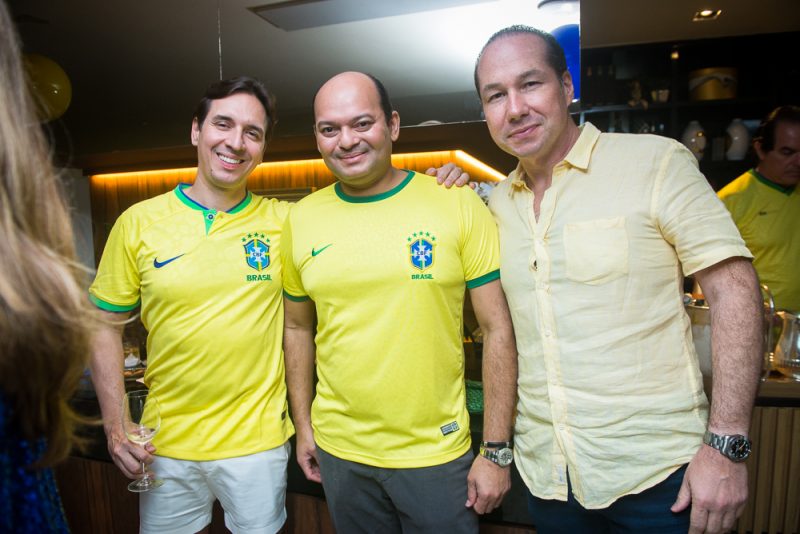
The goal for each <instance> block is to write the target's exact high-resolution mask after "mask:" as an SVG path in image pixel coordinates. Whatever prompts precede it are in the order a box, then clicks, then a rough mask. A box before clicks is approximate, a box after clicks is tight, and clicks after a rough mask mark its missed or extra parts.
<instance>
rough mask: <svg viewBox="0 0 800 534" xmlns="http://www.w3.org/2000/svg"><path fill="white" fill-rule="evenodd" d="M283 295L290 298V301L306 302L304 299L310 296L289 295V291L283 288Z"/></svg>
mask: <svg viewBox="0 0 800 534" xmlns="http://www.w3.org/2000/svg"><path fill="white" fill-rule="evenodd" d="M283 296H284V297H286V298H287V299H289V300H291V301H292V302H306V301H309V300H311V297H308V296H305V297H295V296H294V295H290V294H289V293H287V292H286V290H285V289H284V290H283Z"/></svg>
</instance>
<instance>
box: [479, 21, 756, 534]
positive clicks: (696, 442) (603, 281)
mask: <svg viewBox="0 0 800 534" xmlns="http://www.w3.org/2000/svg"><path fill="white" fill-rule="evenodd" d="M475 82H476V87H477V88H478V92H479V94H480V96H481V100H482V103H483V110H484V114H485V116H486V121H487V125H488V127H489V131H490V133H491V135H492V138H493V139H494V141H495V142H496V143H497V144H498V146H500V148H502V149H503V150H505V151H506V152H508V153H510V154H512V155H514V156H516V157H518V158H519V165H518V167H517V169H516V170H515V171H514V172H512V173H511V175H510V176H509V179H508V180H506V181H505V182H503V183H502V184H501V185H499V186H498V187H497V188H496V189H495V191H494V192H493V194H492V198H491V200H490V207H491V208H492V211H493V213H494V215H495V218H496V220H497V223H498V225H499V227H500V235H501V272H502V278H501V280H502V284H503V288H504V290H505V292H506V295H507V297H508V302H509V306H510V308H511V314H512V319H513V322H514V330H515V332H516V336H517V347H518V350H519V403H518V412H519V414H518V417H517V422H516V428H515V460H516V462H517V466H518V468H519V471H520V473H521V475H522V478H523V480H524V481H525V483H526V485H527V486H528V488H529V489H530V491H531V493H532V496H531V498H530V504H531V513H532V515H533V519H534V522H535V524H536V527H537V531H538V532H539V533H540V534H541V533H547V532H581V531H583V532H603V531H606V532H607V531H614V532H619V531H623V532H632V531H643V532H652V531H656V530H657V531H659V532H686V531H687V530H690V531H692V532H695V531H696V532H702V531H704V530H706V531H709V532H717V531H721V530H722V529H730V528H731V527H732V526H733V523H734V522H735V519H736V517H737V516H738V514H739V513H741V509H742V508H743V506H744V503H745V501H746V498H747V471H746V469H745V466H744V464H743V463H738V462H734V461H733V460H741V459H742V458H741V457H742V456H745V457H746V452H745V451H744V448H746V446H747V445H749V441H747V440H746V438H745V437H746V436H747V432H748V427H749V421H750V413H751V409H752V404H753V399H754V397H755V391H756V387H757V382H758V375H759V368H760V361H761V350H762V346H761V333H760V328H761V322H760V321H761V319H760V313H761V311H760V310H761V302H760V295H759V292H758V281H757V278H756V276H755V272H754V271H753V268H752V265H751V264H750V258H751V255H750V253H749V251H748V250H747V248H746V247H745V245H744V242H743V241H742V239H741V237H740V235H739V233H738V231H737V230H736V227H735V225H734V224H733V222H732V220H731V218H730V216H729V215H728V213H727V211H726V210H725V208H724V207H723V206H722V204H721V203H720V202H719V201H718V200H717V198H716V197H715V195H714V193H713V191H712V190H711V188H710V187H709V185H708V183H707V182H706V180H705V178H704V177H703V176H702V174H700V172H699V171H698V169H697V162H696V160H695V159H694V158H693V156H692V155H691V154H690V153H689V152H688V151H687V150H686V149H685V148H684V147H683V146H682V145H680V144H679V143H677V142H675V141H673V140H670V139H666V138H663V137H656V136H645V135H624V134H623V135H620V134H601V133H600V132H599V131H598V130H597V129H596V128H595V127H594V126H592V125H591V124H586V125H584V126H583V127H582V128H578V127H577V126H576V125H575V124H574V122H573V121H572V119H571V118H570V116H569V112H568V109H567V106H568V105H569V103H570V102H571V101H572V98H573V87H572V79H571V78H570V74H569V72H568V71H567V70H566V62H565V61H564V56H563V51H561V49H560V47H559V45H558V43H557V42H556V41H555V40H554V39H553V38H552V37H551V36H550V35H548V34H543V33H541V32H538V31H536V30H533V29H531V28H526V27H512V28H509V29H506V30H503V31H501V32H498V34H495V36H493V37H492V38H491V39H490V40H489V42H488V43H487V45H486V46H485V48H484V50H483V52H482V53H481V56H480V57H479V58H478V63H477V64H476V72H475ZM690 274H693V275H695V277H696V278H697V279H698V280H699V281H700V283H701V284H702V286H703V288H704V289H705V292H706V297H707V299H708V301H709V303H710V305H711V310H712V332H713V333H712V338H713V339H712V346H713V359H714V361H713V373H714V396H713V402H712V406H711V410H710V416H709V409H708V402H707V400H706V397H705V394H704V392H703V384H702V378H701V375H700V371H699V368H698V363H697V356H696V354H695V352H694V349H693V344H692V340H691V333H690V332H691V329H690V324H689V320H688V318H687V316H686V313H685V311H684V308H683V302H682V280H683V276H684V275H690ZM707 429H708V430H709V431H710V432H712V433H714V434H717V435H720V436H723V437H722V438H720V440H722V441H724V439H725V438H724V437H725V436H733V435H740V438H736V439H737V440H738V441H735V443H736V444H737V447H738V448H737V449H736V450H735V451H733V453H732V452H731V451H730V450H729V449H730V447H729V442H732V441H731V440H733V438H729V439H728V441H726V442H725V443H724V446H720V445H719V444H717V447H716V448H717V449H722V451H719V450H714V448H712V446H710V445H703V443H704V433H705V432H706V430H707ZM742 436H744V437H742ZM708 439H709V440H711V444H712V445H713V444H714V443H716V442H713V439H716V438H714V437H713V436H711V437H709V438H708ZM720 452H724V453H727V456H726V455H723V454H721V453H720ZM736 454H738V455H739V456H738V457H736V456H735V455H736ZM732 457H733V459H731V458H732ZM686 464H688V468H687V467H685V466H686ZM684 472H685V475H684ZM563 501H567V502H563ZM690 503H691V512H689V510H688V507H689V505H690ZM670 508H671V509H672V510H670ZM690 521H691V529H690Z"/></svg>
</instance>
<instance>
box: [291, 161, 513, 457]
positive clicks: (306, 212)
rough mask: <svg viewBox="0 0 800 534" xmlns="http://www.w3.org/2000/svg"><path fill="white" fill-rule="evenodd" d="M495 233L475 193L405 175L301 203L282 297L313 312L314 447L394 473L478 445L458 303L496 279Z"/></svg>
mask: <svg viewBox="0 0 800 534" xmlns="http://www.w3.org/2000/svg"><path fill="white" fill-rule="evenodd" d="M498 267H499V263H498V239H497V229H496V227H495V224H494V221H493V220H492V217H491V215H490V213H489V211H488V209H487V208H486V207H485V206H484V205H483V204H482V203H481V201H480V199H479V198H478V196H477V195H476V194H475V193H474V192H472V191H471V190H469V189H468V188H466V189H463V190H446V189H445V188H443V187H440V186H438V185H436V183H435V180H434V179H433V178H431V177H429V176H425V175H415V174H414V173H412V172H409V174H408V176H407V177H406V179H405V180H404V181H403V183H401V184H400V185H398V186H397V187H396V188H394V189H392V190H390V191H388V192H386V193H383V194H380V195H376V196H372V197H351V196H348V195H346V194H344V193H343V192H342V190H341V189H340V187H339V185H338V184H335V185H333V186H329V187H326V188H325V189H322V190H320V191H318V192H316V193H314V194H312V195H310V196H308V197H306V198H305V199H303V200H302V201H301V202H299V203H298V204H297V205H296V206H295V208H294V209H293V210H292V213H291V214H290V216H289V219H288V223H287V226H286V228H285V230H284V291H285V292H286V294H287V297H288V298H290V299H295V300H300V299H304V298H311V299H312V300H313V301H314V304H315V306H316V310H317V320H318V326H317V336H316V344H317V375H318V379H319V382H318V384H317V395H316V398H315V399H314V404H313V406H312V413H311V419H312V425H313V427H314V437H315V439H316V441H317V443H318V445H319V446H320V447H321V448H322V449H323V450H325V451H327V452H329V453H331V454H333V455H335V456H337V457H339V458H343V459H346V460H350V461H355V462H359V463H364V464H368V465H374V466H379V467H389V468H408V467H425V466H431V465H440V464H443V463H445V462H448V461H450V460H452V459H455V458H457V457H459V456H460V455H462V454H464V453H465V452H466V451H467V450H468V449H469V446H470V436H469V416H468V413H467V411H466V407H465V392H464V358H463V350H462V347H463V345H462V333H463V325H462V306H463V300H464V291H465V288H466V287H478V286H480V285H482V284H485V283H487V282H489V281H492V280H495V279H497V278H499V270H498Z"/></svg>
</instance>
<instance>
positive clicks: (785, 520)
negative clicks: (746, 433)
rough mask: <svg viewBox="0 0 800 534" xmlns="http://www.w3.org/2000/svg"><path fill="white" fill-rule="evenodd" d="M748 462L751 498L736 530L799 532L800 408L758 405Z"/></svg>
mask: <svg viewBox="0 0 800 534" xmlns="http://www.w3.org/2000/svg"><path fill="white" fill-rule="evenodd" d="M750 436H751V437H752V439H753V443H754V445H753V455H752V457H751V459H750V460H749V461H748V463H747V471H748V477H749V484H750V488H749V493H750V498H749V501H748V503H747V507H746V508H745V509H744V512H743V513H742V516H741V517H740V518H739V523H738V525H737V531H738V532H739V533H741V534H744V533H746V532H753V533H760V532H768V533H769V534H776V533H782V534H797V533H798V532H800V408H792V407H778V406H756V408H755V411H754V412H753V420H752V423H751V425H750Z"/></svg>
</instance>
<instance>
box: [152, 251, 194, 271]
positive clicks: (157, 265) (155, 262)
mask: <svg viewBox="0 0 800 534" xmlns="http://www.w3.org/2000/svg"><path fill="white" fill-rule="evenodd" d="M183 254H186V253H185V252H184V253H183ZM183 254H178V255H177V256H175V257H174V258H170V259H168V260H164V261H158V258H153V267H155V268H156V269H160V268H162V267H163V266H165V265H166V264H168V263H171V262H173V261H175V260H177V259H178V258H180V257H181V256H183Z"/></svg>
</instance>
